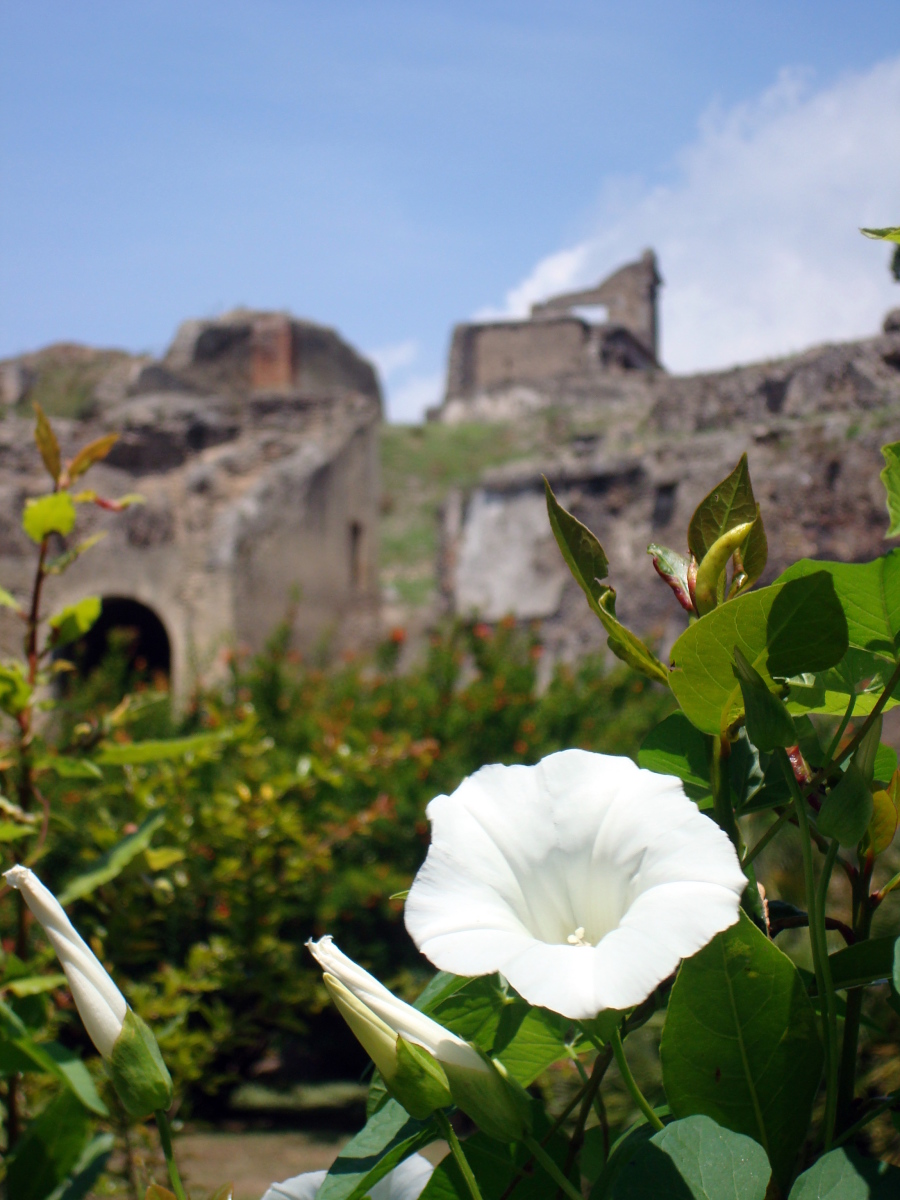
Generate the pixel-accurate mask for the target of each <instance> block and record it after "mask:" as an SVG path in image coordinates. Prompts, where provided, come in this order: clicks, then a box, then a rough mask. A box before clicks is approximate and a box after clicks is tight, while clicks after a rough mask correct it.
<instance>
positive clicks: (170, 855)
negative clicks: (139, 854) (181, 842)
mask: <svg viewBox="0 0 900 1200" xmlns="http://www.w3.org/2000/svg"><path fill="white" fill-rule="evenodd" d="M144 857H145V858H146V859H147V866H148V867H149V868H150V870H151V871H165V870H166V869H167V868H168V867H174V865H175V864H176V863H180V862H183V861H184V859H185V857H186V855H185V852H184V851H183V850H180V849H179V848H178V846H160V847H159V848H158V849H156V850H154V849H148V850H145V851H144Z"/></svg>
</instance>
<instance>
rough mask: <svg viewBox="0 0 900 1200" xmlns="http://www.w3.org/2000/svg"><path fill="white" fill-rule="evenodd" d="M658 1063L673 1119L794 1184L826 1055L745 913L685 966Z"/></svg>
mask: <svg viewBox="0 0 900 1200" xmlns="http://www.w3.org/2000/svg"><path fill="white" fill-rule="evenodd" d="M734 603H737V601H735V602H734ZM726 607H727V606H726ZM660 1058H661V1061H662V1071H663V1084H664V1086H665V1089H666V1095H667V1097H668V1100H669V1106H670V1107H671V1109H672V1113H673V1114H674V1115H675V1117H677V1118H681V1117H689V1116H695V1115H700V1114H703V1115H706V1116H708V1117H711V1118H712V1119H713V1120H714V1121H716V1122H718V1124H719V1125H722V1126H724V1127H725V1128H726V1129H731V1130H733V1131H734V1132H735V1133H743V1134H746V1135H747V1136H748V1137H752V1138H753V1139H754V1140H755V1141H757V1142H759V1144H760V1145H761V1146H762V1148H763V1149H764V1150H765V1151H766V1153H767V1154H768V1157H769V1161H770V1162H771V1164H772V1170H773V1172H774V1174H775V1177H776V1179H777V1180H778V1181H779V1182H780V1183H781V1184H782V1185H783V1184H784V1183H785V1182H786V1181H787V1180H788V1179H789V1178H790V1175H791V1171H792V1169H793V1166H794V1161H795V1159H796V1156H797V1153H798V1151H799V1149H800V1146H801V1145H802V1143H803V1140H804V1138H805V1137H806V1133H807V1130H808V1127H809V1121H810V1115H811V1112H812V1104H813V1099H814V1097H815V1094H816V1090H817V1088H818V1085H819V1079H820V1077H821V1074H822V1045H821V1042H820V1040H819V1034H818V1031H817V1027H816V1016H815V1012H814V1010H813V1007H812V1004H811V1003H810V1000H809V997H808V996H807V994H806V990H805V988H804V986H803V981H802V979H801V978H800V975H799V973H798V971H797V968H796V967H795V966H794V964H793V963H792V962H791V960H790V959H789V958H788V957H787V956H786V955H784V954H782V952H781V951H780V950H779V949H778V948H777V946H775V945H774V944H773V943H772V942H770V941H769V940H768V939H767V938H766V937H765V936H764V934H762V933H760V931H759V930H758V929H757V928H756V926H755V925H754V924H753V922H752V921H750V919H749V918H748V917H747V916H746V915H745V914H744V913H741V915H740V919H739V922H738V924H737V925H732V926H731V928H730V929H726V930H725V931H724V933H720V934H718V935H717V936H716V937H715V938H714V939H713V940H712V941H711V942H710V943H709V945H707V946H705V947H704V948H703V949H702V950H701V951H700V952H699V954H695V955H694V957H693V958H689V959H688V960H687V961H686V962H684V963H682V965H681V968H680V970H679V972H678V976H677V978H676V980H675V985H674V987H673V988H672V994H671V997H670V999H669V1011H668V1016H667V1018H666V1024H665V1028H664V1030H663V1035H662V1043H661V1046H660Z"/></svg>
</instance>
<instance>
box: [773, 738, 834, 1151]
mask: <svg viewBox="0 0 900 1200" xmlns="http://www.w3.org/2000/svg"><path fill="white" fill-rule="evenodd" d="M775 754H776V756H777V757H778V761H779V762H780V763H781V769H782V770H783V771H784V776H785V779H786V780H787V784H788V787H789V788H790V792H791V799H792V801H793V806H794V812H795V814H796V817H797V825H798V827H799V829H800V852H801V854H802V856H803V877H804V882H805V885H806V907H807V911H808V913H809V944H810V948H811V950H812V958H813V970H814V971H815V976H816V991H817V992H818V994H819V996H820V997H821V999H822V1004H823V1006H824V1007H823V1012H822V1040H823V1042H824V1044H825V1078H826V1079H827V1080H828V1081H829V1083H830V1081H831V1079H832V1078H833V1074H832V1072H833V1068H832V1063H831V1058H832V1057H833V1055H832V1042H831V1040H830V1037H829V1028H828V1017H827V1005H828V1000H827V994H828V991H829V989H828V988H827V987H826V984H825V972H824V967H823V962H822V960H823V958H824V959H827V957H828V953H827V951H828V947H827V945H823V940H824V922H823V923H822V924H821V925H820V923H819V921H818V919H817V916H816V910H817V908H818V904H817V900H816V876H815V870H814V869H813V856H812V842H811V840H810V833H809V819H808V818H807V815H806V801H805V800H804V798H803V794H802V792H801V791H800V788H799V785H798V784H797V780H796V778H795V776H794V768H793V767H792V766H791V760H790V759H789V758H788V756H787V753H786V751H785V750H784V748H783V747H781V746H779V747H778V749H777V750H776V751H775ZM829 853H830V847H829ZM820 929H821V931H822V934H823V937H822V938H821V939H820V936H819V934H820ZM829 975H830V972H829ZM830 994H831V1001H832V1003H833V1002H834V989H833V988H831V989H830ZM831 1136H832V1131H831V1129H830V1128H829V1127H828V1125H827V1119H826V1126H825V1141H826V1145H827V1146H829V1147H830V1145H831Z"/></svg>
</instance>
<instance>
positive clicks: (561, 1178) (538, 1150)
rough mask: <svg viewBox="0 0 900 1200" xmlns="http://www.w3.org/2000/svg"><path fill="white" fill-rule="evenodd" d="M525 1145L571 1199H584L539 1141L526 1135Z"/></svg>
mask: <svg viewBox="0 0 900 1200" xmlns="http://www.w3.org/2000/svg"><path fill="white" fill-rule="evenodd" d="M525 1145H526V1146H527V1147H528V1149H529V1150H530V1151H531V1153H532V1154H533V1155H534V1157H535V1158H536V1159H537V1161H538V1162H539V1163H540V1164H541V1166H542V1167H543V1168H544V1170H545V1171H546V1172H547V1174H548V1175H549V1176H550V1178H551V1179H553V1180H554V1182H555V1183H556V1184H557V1186H558V1187H561V1188H562V1190H563V1191H564V1192H565V1193H566V1195H567V1196H571V1198H572V1200H584V1197H583V1196H582V1194H581V1192H580V1191H579V1189H578V1188H576V1187H575V1185H574V1184H573V1183H572V1181H571V1180H570V1179H566V1177H565V1175H563V1173H562V1171H561V1170H560V1169H559V1167H558V1166H557V1165H556V1163H555V1162H554V1161H553V1159H552V1158H551V1157H550V1155H549V1154H548V1153H547V1151H546V1150H545V1149H544V1147H543V1146H542V1145H541V1143H540V1142H539V1141H538V1140H537V1138H533V1137H527V1138H526V1139H525Z"/></svg>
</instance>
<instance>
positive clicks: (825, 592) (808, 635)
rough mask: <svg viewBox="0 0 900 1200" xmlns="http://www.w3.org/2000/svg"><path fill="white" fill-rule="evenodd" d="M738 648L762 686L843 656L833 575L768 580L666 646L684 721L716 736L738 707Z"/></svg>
mask: <svg viewBox="0 0 900 1200" xmlns="http://www.w3.org/2000/svg"><path fill="white" fill-rule="evenodd" d="M736 647H737V648H738V649H739V650H740V651H741V652H742V653H743V655H744V656H745V658H746V659H747V661H748V662H749V663H750V665H751V666H752V667H753V668H754V669H755V670H756V671H757V672H759V675H760V677H761V678H762V680H763V683H764V684H765V686H766V687H773V686H774V679H773V676H778V677H784V678H787V677H790V676H793V675H800V674H801V673H803V672H804V671H820V670H826V669H827V668H828V667H831V666H834V664H835V663H837V662H839V661H840V660H841V658H843V656H844V653H845V651H846V649H847V623H846V620H845V619H844V614H843V611H842V609H841V605H840V603H839V601H838V598H837V596H836V595H835V590H834V585H833V583H832V578H831V575H830V574H829V573H828V572H826V571H820V572H819V573H818V574H816V575H810V576H807V577H805V578H803V579H796V580H793V581H791V582H789V583H780V584H773V585H772V586H771V587H767V588H761V589H760V590H759V591H757V592H749V593H746V594H744V595H742V596H738V597H736V599H734V600H731V601H729V602H728V603H727V604H723V605H721V606H720V607H719V608H717V609H715V611H713V612H711V613H709V615H708V616H705V617H702V618H701V619H700V620H699V621H695V622H694V624H693V625H691V626H690V627H689V628H688V629H686V630H685V632H684V633H683V634H682V635H681V637H680V638H679V639H678V641H677V642H676V643H675V645H674V646H673V647H672V655H671V672H670V675H669V683H670V686H671V688H672V691H673V692H674V693H675V696H676V697H677V699H678V702H679V704H680V705H681V708H682V710H683V711H684V712H685V713H686V714H687V716H688V718H689V719H690V720H691V721H692V722H693V723H694V724H695V725H696V726H697V728H698V729H701V730H703V732H704V733H711V734H721V733H722V732H723V731H724V730H725V729H727V728H728V726H729V725H731V724H732V723H733V722H734V721H736V720H737V719H738V718H739V717H740V716H741V714H742V712H743V708H744V705H743V698H742V696H741V689H740V685H739V683H738V681H737V680H736V679H735V677H734V671H733V669H732V662H733V659H734V651H735V648H736Z"/></svg>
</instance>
